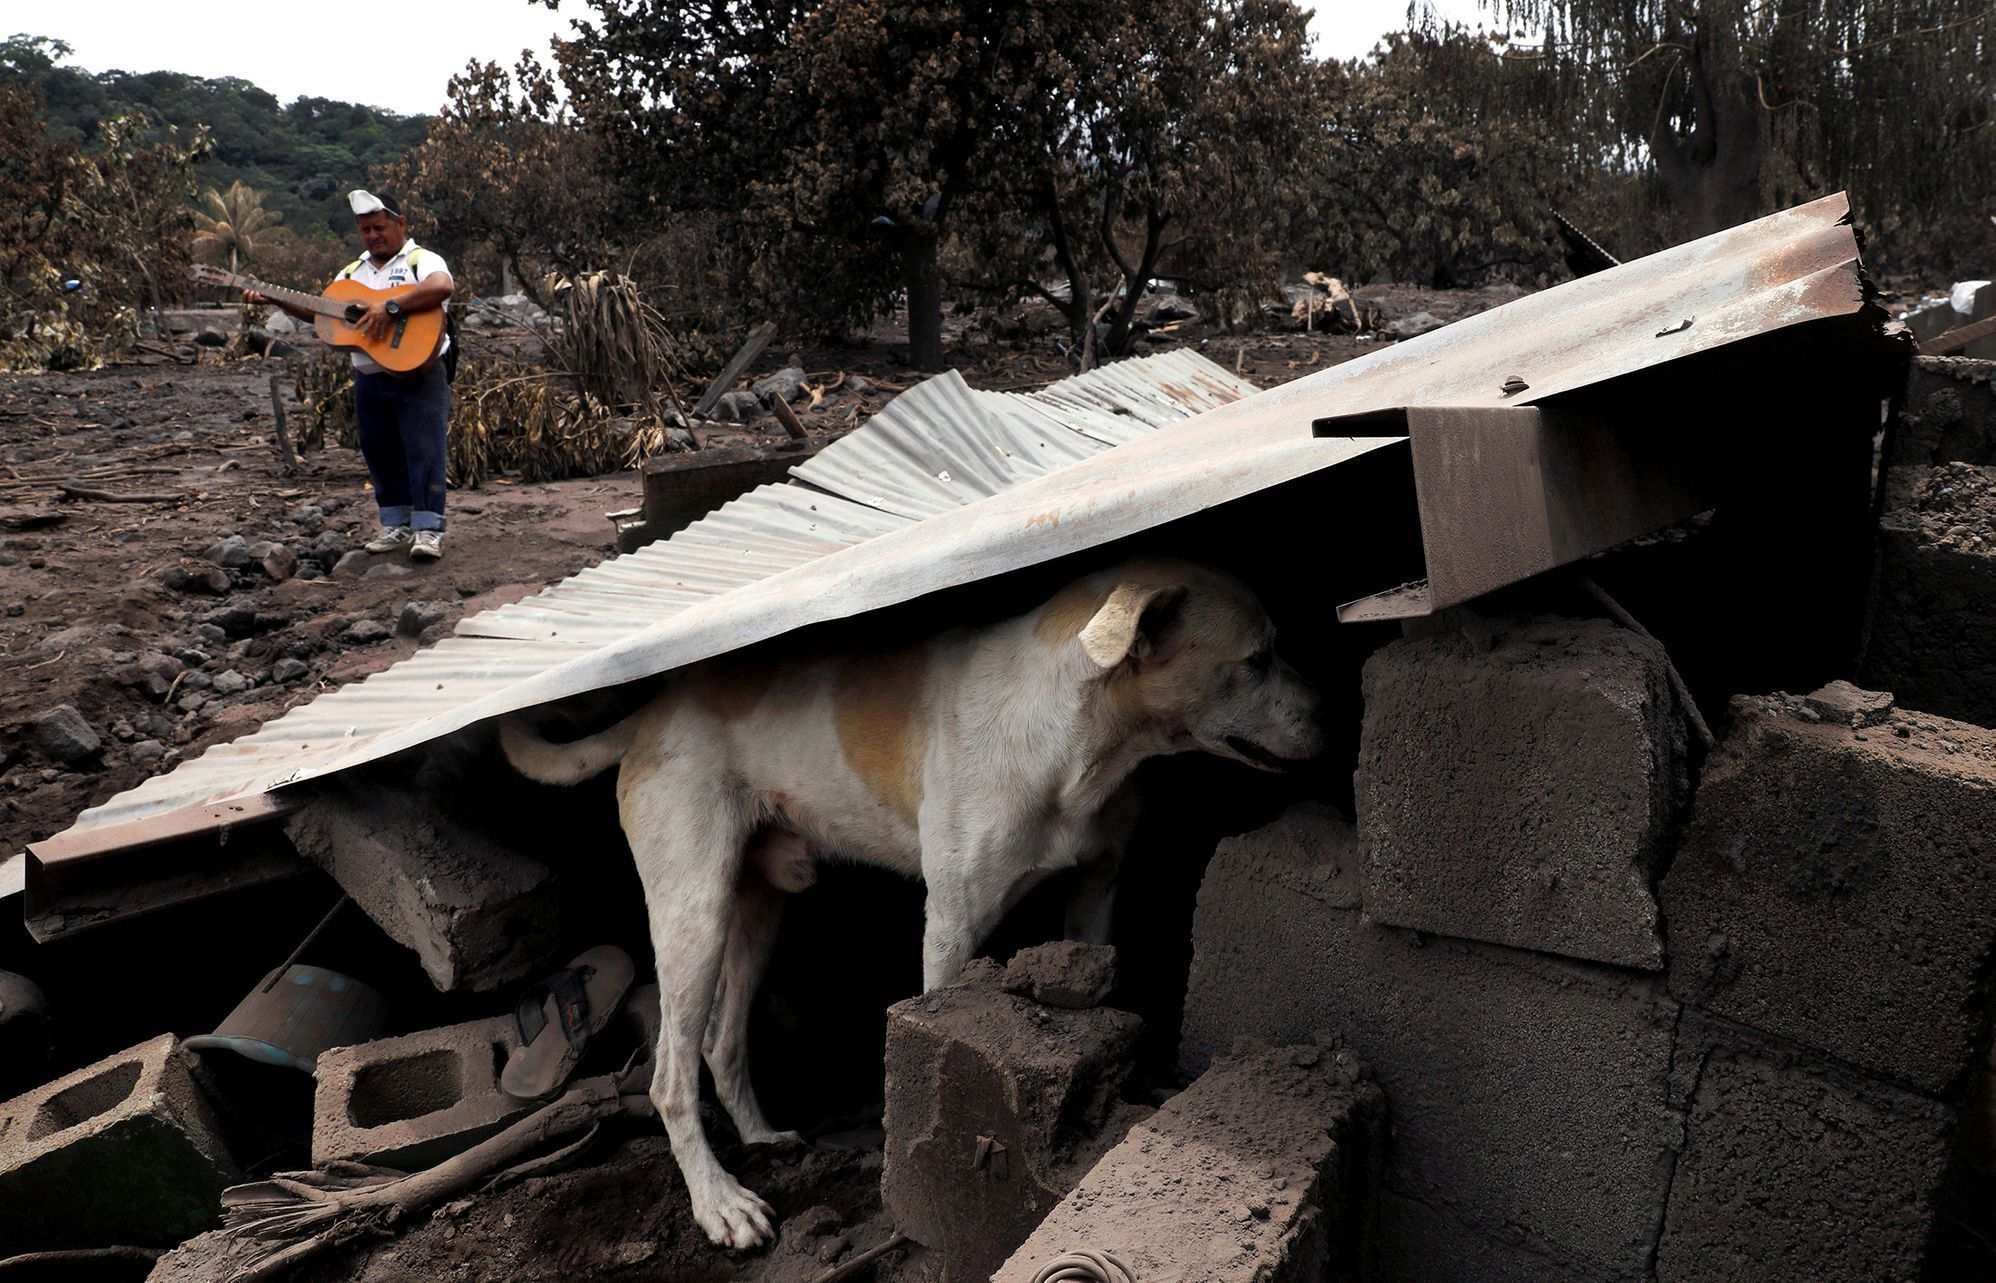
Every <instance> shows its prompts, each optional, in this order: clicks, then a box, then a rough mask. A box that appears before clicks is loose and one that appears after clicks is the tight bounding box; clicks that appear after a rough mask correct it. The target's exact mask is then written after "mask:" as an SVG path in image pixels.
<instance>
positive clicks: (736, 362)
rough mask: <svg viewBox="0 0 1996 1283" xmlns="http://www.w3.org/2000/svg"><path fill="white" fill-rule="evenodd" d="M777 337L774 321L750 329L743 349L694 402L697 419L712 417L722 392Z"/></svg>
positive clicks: (694, 413) (694, 414) (729, 386)
mask: <svg viewBox="0 0 1996 1283" xmlns="http://www.w3.org/2000/svg"><path fill="white" fill-rule="evenodd" d="M775 337H776V322H774V321H764V322H763V323H762V324H761V325H758V326H756V327H755V328H754V329H753V330H750V331H749V336H748V339H747V341H745V342H744V343H743V344H742V348H741V351H739V352H737V353H735V355H734V357H733V358H732V359H731V360H729V362H728V363H727V364H726V365H724V366H722V367H721V372H720V373H719V374H717V375H715V376H714V381H713V382H712V383H709V384H708V385H707V390H706V391H705V392H702V393H701V394H700V400H699V401H697V402H696V403H694V406H693V416H692V417H694V418H696V419H705V418H710V417H712V415H713V413H714V407H715V406H716V405H718V404H720V401H721V394H722V393H724V392H726V391H727V390H728V389H729V388H732V387H733V386H735V380H736V379H739V378H740V377H742V371H743V370H746V369H748V367H749V364H750V362H752V361H754V360H755V359H756V358H757V357H759V356H761V355H762V350H763V349H764V348H766V347H768V346H769V341H770V340H771V339H773V338H775Z"/></svg>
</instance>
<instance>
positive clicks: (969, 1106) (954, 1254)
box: [881, 960, 1142, 1283]
mask: <svg viewBox="0 0 1996 1283" xmlns="http://www.w3.org/2000/svg"><path fill="white" fill-rule="evenodd" d="M1001 974H1002V973H1001V971H1000V969H999V967H998V966H997V964H995V963H992V962H988V961H984V960H980V961H978V962H974V963H972V964H971V966H970V968H969V969H968V970H966V972H965V974H964V976H963V978H962V979H960V980H959V981H958V982H957V983H956V984H954V985H950V986H947V987H945V988H942V989H938V990H935V991H933V992H931V993H927V994H924V995H922V996H921V997H919V998H911V999H909V1000H908V1001H906V1002H902V1003H898V1004H896V1005H895V1006H893V1007H891V1008H889V1010H888V1013H887V1116H886V1129H887V1153H886V1163H885V1166H884V1168H883V1169H882V1171H881V1195H882V1198H883V1201H884V1202H885V1203H886V1205H887V1209H888V1211H889V1212H890V1213H891V1214H892V1216H893V1218H894V1223H895V1225H897V1226H898V1227H899V1228H900V1229H901V1231H902V1232H903V1233H905V1234H907V1235H908V1236H909V1237H910V1238H912V1239H914V1240H915V1241H916V1242H918V1243H921V1244H924V1245H926V1246H928V1247H930V1248H934V1249H936V1250H937V1251H938V1252H940V1254H941V1256H942V1259H943V1262H944V1266H943V1269H944V1278H945V1279H947V1280H951V1281H952V1283H967V1281H968V1280H973V1279H975V1280H983V1279H987V1278H989V1277H990V1276H991V1272H992V1271H993V1270H995V1269H997V1268H998V1266H999V1265H1000V1264H1001V1263H1003V1262H1004V1260H1005V1258H1006V1257H1007V1256H1009V1255H1010V1254H1011V1253H1012V1250H1013V1249H1014V1248H1016V1247H1017V1246H1018V1245H1019V1244H1020V1243H1021V1242H1022V1241H1024V1239H1025V1237H1026V1236H1027V1235H1028V1234H1030V1233H1031V1232H1032V1230H1033V1227H1034V1226H1035V1225H1038V1224H1039V1222H1040V1218H1041V1217H1043V1216H1045V1215H1046V1213H1047V1212H1048V1210H1049V1209H1051V1208H1052V1207H1053V1206H1054V1204H1056V1203H1058V1202H1059V1201H1060V1200H1061V1198H1062V1197H1063V1196H1065V1195H1066V1193H1067V1191H1068V1190H1069V1189H1071V1188H1073V1186H1074V1183H1075V1181H1076V1180H1078V1179H1080V1177H1081V1175H1082V1173H1083V1172H1085V1171H1087V1170H1088V1168H1089V1166H1090V1165H1092V1163H1093V1162H1094V1160H1095V1159H1096V1158H1098V1157H1099V1156H1100V1155H1101V1153H1102V1151H1103V1150H1105V1149H1107V1148H1108V1147H1109V1146H1110V1145H1112V1144H1114V1143H1115V1141H1116V1140H1117V1139H1118V1137H1119V1136H1120V1134H1121V1133H1120V1128H1118V1126H1117V1124H1118V1123H1121V1122H1127V1107H1122V1108H1119V1106H1118V1102H1117V1099H1116V1093H1117V1091H1118V1090H1119V1089H1120V1088H1121V1086H1122V1084H1123V1082H1124V1080H1125V1079H1127V1078H1128V1076H1129V1072H1130V1068H1131V1063H1132V1062H1131V1051H1132V1049H1133V1048H1134V1047H1135V1045H1136V1041H1137V1035H1138V1033H1139V1032H1140V1031H1141V1028H1142V1022H1141V1021H1140V1020H1138V1018H1137V1017H1136V1016H1133V1015H1131V1014H1130V1013H1128V1012H1125V1011H1111V1010H1107V1009H1104V1008H1095V1009H1092V1010H1085V1011H1071V1010H1057V1009H1049V1008H1046V1007H1042V1006H1040V1005H1039V1004H1037V1003H1034V1002H1031V1001H1029V1000H1027V999H1024V998H1019V997H1015V996H1013V995H1011V994H1008V993H1005V992H1004V991H1003V990H1002V989H1001V988H1000V985H999V977H1000V975H1001ZM1105 1133H1113V1134H1105Z"/></svg>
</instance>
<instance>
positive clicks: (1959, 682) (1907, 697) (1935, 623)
mask: <svg viewBox="0 0 1996 1283" xmlns="http://www.w3.org/2000/svg"><path fill="white" fill-rule="evenodd" d="M1894 471H1895V474H1896V473H1899V472H1902V471H1903V470H1902V469H1895V470H1894ZM1911 486H1912V497H1911V498H1910V499H1909V500H1908V501H1907V502H1906V503H1905V504H1903V505H1901V506H1899V507H1895V508H1891V509H1889V510H1887V511H1886V513H1885V514H1884V515H1883V516H1882V517H1880V518H1879V522H1878V594H1877V600H1876V603H1875V605H1874V607H1873V610H1872V625H1871V639H1870V644H1869V646H1868V647H1867V648H1866V650H1865V660H1864V671H1863V674H1862V677H1863V681H1864V684H1865V685H1867V686H1870V687H1872V688H1873V689H1876V690H1889V691H1891V692H1892V693H1893V695H1895V696H1896V697H1897V698H1898V700H1899V704H1900V707H1902V708H1917V709H1919V710H1921V711H1922V712H1927V713H1938V714H1940V715H1941V716H1943V717H1953V718H1959V719H1960V720H1962V721H1965V722H1973V723H1975V724H1976V725H1978V726H1996V646H1992V645H1991V644H1990V641H1989V639H1990V638H1991V637H1992V636H1996V467H1977V466H1975V465H1972V464H1967V463H1946V464H1942V465H1940V466H1938V467H1934V468H1931V469H1926V470H1924V472H1923V473H1921V474H1920V475H1919V479H1918V480H1917V481H1914V482H1912V483H1911Z"/></svg>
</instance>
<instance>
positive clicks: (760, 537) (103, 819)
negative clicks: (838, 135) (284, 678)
mask: <svg viewBox="0 0 1996 1283" xmlns="http://www.w3.org/2000/svg"><path fill="white" fill-rule="evenodd" d="M1110 373H1114V374H1115V376H1116V377H1115V378H1114V379H1113V380H1109V379H1105V378H1103V377H1101V376H1103V375H1107V374H1110ZM1069 384H1081V385H1082V388H1081V390H1080V391H1079V392H1078V393H1077V394H1076V396H1077V403H1081V402H1083V401H1085V404H1086V406H1087V407H1088V408H1087V409H1086V410H1085V411H1082V412H1079V413H1074V417H1076V418H1078V419H1087V420H1090V422H1091V426H1092V427H1093V428H1094V429H1095V430H1094V431H1093V432H1087V433H1084V432H1081V431H1076V430H1074V429H1072V428H1069V427H1067V426H1064V425H1063V424H1062V422H1061V421H1060V419H1059V418H1058V417H1057V416H1058V415H1059V414H1061V413H1063V411H1062V410H1060V409H1058V408H1057V404H1058V403H1057V402H1056V403H1049V402H1047V401H1045V400H1044V399H1042V398H1044V397H1046V395H1047V392H1053V391H1054V390H1055V389H1059V388H1063V387H1064V386H1066V385H1069ZM1178 389H1183V392H1182V393H1181V392H1180V391H1178ZM1252 391H1254V387H1253V385H1252V384H1249V383H1245V382H1243V381H1241V380H1239V379H1237V378H1235V377H1233V376H1232V375H1229V374H1227V373H1226V372H1225V371H1224V370H1221V369H1220V367H1218V366H1216V365H1214V364H1213V363H1212V362H1211V361H1208V360H1206V359H1205V358H1204V357H1202V356H1199V355H1198V354H1197V353H1195V352H1189V351H1180V352H1173V353H1169V354H1166V355H1163V356H1157V357H1148V358H1144V359H1142V360H1136V361H1126V362H1122V363H1120V364H1118V365H1115V366H1110V367H1105V368H1103V369H1101V370H1097V371H1094V372H1091V373H1090V374H1089V375H1084V376H1080V377H1078V378H1073V379H1067V380H1063V381H1062V382H1061V383H1059V384H1056V385H1054V388H1050V389H1047V391H1046V392H1042V393H1037V394H1033V395H1031V396H1026V395H1019V394H1008V393H998V392H980V391H976V390H973V389H972V388H971V387H969V386H968V385H967V384H966V383H964V381H963V377H962V376H961V375H960V374H958V373H956V372H955V371H951V372H949V373H947V374H943V375H939V376H937V377H935V378H933V379H929V380H926V381H924V382H922V383H920V384H917V385H916V386H915V387H912V388H910V389H909V390H908V391H906V392H904V393H902V394H901V395H899V396H897V397H895V398H894V399H893V400H892V401H890V402H888V404H887V405H885V406H883V407H882V408H881V409H880V411H879V412H877V413H876V414H874V415H873V417H872V418H871V419H869V420H868V421H867V423H866V424H865V425H864V426H862V427H860V428H859V429H858V430H856V431H854V432H852V433H850V434H848V435H847V436H846V437H844V438H843V439H841V440H839V441H837V442H834V443H833V444H832V445H829V446H827V447H825V449H823V450H822V451H820V452H819V453H818V454H817V455H816V456H815V457H814V458H812V459H811V460H809V461H808V462H807V463H805V464H803V465H801V466H799V467H797V468H794V469H792V475H793V476H796V477H798V478H800V479H801V480H803V481H805V482H808V483H809V484H801V485H800V484H797V483H794V482H793V483H789V484H780V485H767V486H762V487H760V488H758V489H756V490H753V491H751V492H749V493H748V494H746V495H743V496H742V497H741V498H739V499H736V500H735V501H733V502H731V503H729V504H727V505H725V506H724V507H722V508H720V509H717V510H716V511H715V512H713V513H711V514H709V515H708V516H706V517H704V518H702V519H701V520H700V521H697V522H695V523H693V524H692V525H690V526H688V527H686V528H685V529H684V530H681V531H679V532H678V533H676V534H674V535H673V536H672V537H671V538H669V539H665V540H662V541H660V542H658V543H653V544H650V545H647V546H646V547H644V548H641V549H639V550H637V551H636V552H633V553H630V554H628V555H626V556H622V557H616V558H613V559H611V560H609V561H605V562H603V563H602V564H600V565H597V566H594V567H592V568H590V569H588V570H584V571H581V572H579V573H577V574H575V575H572V576H570V577H569V578H568V579H565V580H563V581H562V582H561V583H559V584H556V585H555V586H554V587H552V588H549V589H547V590H546V591H544V592H542V593H539V594H537V595H536V596H533V597H529V598H526V599H524V600H522V601H518V602H514V603H512V604H510V605H505V606H500V607H498V608H496V609H493V610H488V611H484V612H482V613H480V614H478V615H475V616H472V617H470V618H467V619H465V620H463V621H462V622H460V623H459V624H458V625H457V628H456V635H455V636H454V637H451V638H447V639H446V640H444V641H443V642H441V643H440V644H438V645H436V646H433V647H431V648H429V649H427V650H423V651H419V652H418V653H417V654H415V655H413V656H411V657H410V658H408V659H406V660H403V661H402V662H401V663H399V664H396V665H394V666H393V667H391V668H388V669H386V670H384V671H382V672H379V673H375V674H373V675H371V676H369V677H367V678H364V679H362V680H361V681H358V682H353V683H350V684H348V685H347V686H344V687H342V688H340V689H338V690H336V691H332V692H330V693H328V694H326V695H324V696H322V697H320V698H319V699H316V700H314V701H312V702H311V703H309V704H304V705H301V706H299V707H297V708H294V709H292V710H291V711H290V712H288V713H286V714H285V715H284V716H282V717H280V718H277V719H275V720H273V721H271V722H269V723H267V724H265V725H264V726H263V727H261V728H259V729H258V730H256V731H255V732H253V733H251V734H249V735H245V736H243V737H242V738H240V739H237V740H235V741H233V742H231V743H228V744H222V745H217V746H215V747H214V748H211V749H210V750H208V751H207V752H206V753H204V754H202V755H201V756H200V757H197V758H193V759H191V760H189V761H187V762H183V763H182V764H181V765H180V766H178V767H177V768H175V769H174V770H173V771H171V772H169V773H167V774H165V775H160V776H155V777H153V778H152V779H150V780H147V781H146V782H145V783H143V784H141V785H139V786H138V787H137V788H134V789H131V790H128V791H127V792H124V793H121V794H119V795H118V796H116V797H114V798H112V799H110V800H109V801H108V802H105V803H104V804H103V805H101V806H98V807H94V808H92V809H90V810H88V811H85V812H84V813H83V814H82V815H81V816H80V817H78V819H77V822H76V824H75V825H74V826H73V827H72V828H71V829H70V831H69V833H70V834H75V835H81V834H84V833H88V832H91V831H93V830H96V829H101V828H105V827H108V826H114V825H118V824H123V823H127V822H130V821H135V820H141V819H144V818H146V817H149V816H155V815H158V814H161V813H163V812H165V811H169V810H173V809H176V808H179V807H182V806H187V805H190V804H194V803H200V802H206V801H211V800H216V799H219V798H223V797H229V796H235V795H238V794H242V793H245V792H254V791H261V790H263V789H265V788H268V787H270V786H271V785H273V784H274V783H277V782H280V781H282V780H285V779H288V778H296V777H299V776H301V775H303V774H306V773H316V772H317V771H318V770H319V769H320V768H322V767H323V766H325V765H326V764H327V763H329V762H331V761H333V760H335V759H341V758H344V757H345V756H347V755H348V754H349V753H350V752H351V750H352V749H353V748H354V747H357V746H360V745H364V744H367V743H370V742H372V741H373V740H374V739H375V738H376V737H378V736H380V735H381V734H383V733H384V732H387V731H391V730H407V729H408V728H409V727H410V726H412V725H413V724H419V723H422V722H423V721H424V720H425V719H427V718H429V717H432V716H435V715H437V714H438V713H440V712H443V711H446V710H448V709H451V708H454V707H459V706H462V705H464V704H466V703H469V702H475V701H480V700H484V699H488V698H491V697H493V696H494V695H496V694H498V693H499V692H502V691H504V690H505V689H507V688H508V687H511V686H514V685H517V684H518V683H519V682H520V681H521V680H523V679H525V678H527V677H529V676H532V675H534V674H536V673H540V672H544V671H546V670H548V669H550V668H554V667H557V666H560V665H563V664H567V663H569V662H571V661H573V660H576V659H578V658H580V657H583V656H586V655H589V654H591V653H593V652H596V651H598V650H600V649H602V648H604V647H607V646H609V645H611V644H612V643H615V642H618V641H621V640H624V639H626V638H629V637H632V636H634V635H636V634H639V633H642V632H644V631H645V630H646V629H649V628H654V627H657V626H658V625H659V624H660V623H661V622H662V621H665V620H669V619H671V618H673V617H674V616H676V615H678V614H680V613H681V612H684V611H686V610H688V609H689V608H692V607H695V606H698V605H700V604H702V603H705V602H708V601H710V600H712V599H713V598H716V597H719V596H721V595H722V594H725V593H728V592H731V591H734V590H736V589H739V588H741V587H742V586H744V585H746V584H750V583H754V582H756V581H759V580H763V579H768V578H770V577H772V576H776V575H780V574H782V573H783V572H785V571H789V570H794V569H796V568H797V567H799V566H802V565H804V564H806V563H808V562H811V561H814V560H816V559H817V558H820V557H823V556H825V555H826V554H828V553H833V552H837V551H840V550H842V549H846V548H851V547H853V546H855V545H858V544H861V543H864V542H866V541H868V540H870V539H874V538H877V537H879V536H881V535H884V534H887V533H889V532H891V531H895V530H898V529H901V528H903V527H906V526H909V525H911V524H913V523H915V522H917V521H920V520H921V519H923V518H925V517H930V516H933V515H935V514H937V513H940V512H945V511H948V510H949V509H951V508H957V507H961V506H963V505H965V504H968V503H972V502H975V501H976V500H979V499H983V498H986V497H989V496H991V495H993V494H996V493H998V492H999V491H1001V490H1004V489H1007V488H1009V487H1011V486H1014V485H1016V484H1018V483H1019V482H1021V481H1023V480H1026V479H1028V478H1030V477H1035V476H1040V475H1043V474H1045V473H1048V472H1051V471H1054V470H1056V469H1058V468H1063V467H1066V466H1067V465H1068V464H1071V463H1076V462H1079V461H1081V460H1083V459H1086V458H1088V457H1090V456H1092V455H1096V454H1100V453H1102V452H1103V451H1105V450H1109V449H1111V448H1112V447H1113V445H1114V444H1115V442H1114V441H1111V440H1106V439H1104V438H1105V437H1108V436H1110V435H1111V433H1110V431H1109V430H1108V429H1106V428H1105V427H1104V426H1103V424H1102V423H1099V422H1094V420H1109V421H1110V422H1113V423H1117V424H1129V425H1132V431H1133V432H1135V433H1138V434H1142V435H1148V434H1149V433H1150V432H1151V431H1152V430H1153V429H1154V428H1155V426H1157V425H1158V424H1161V423H1165V422H1169V421H1171V415H1172V411H1173V408H1174V407H1175V408H1176V414H1177V417H1178V418H1181V419H1182V418H1185V417H1187V416H1189V415H1192V414H1196V413H1199V412H1201V411H1203V410H1206V409H1209V408H1212V407H1213V406H1216V405H1221V404H1225V403H1226V401H1228V400H1230V399H1235V398H1238V397H1239V396H1242V395H1246V394H1248V393H1251V392H1252ZM1126 402H1127V403H1128V404H1129V406H1130V408H1129V409H1128V410H1127V411H1124V410H1123V409H1122V408H1121V407H1123V406H1124V405H1125V403H1126ZM65 836H68V835H65ZM43 845H44V844H37V847H38V851H39V848H41V847H42V846H43ZM44 854H45V853H44Z"/></svg>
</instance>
